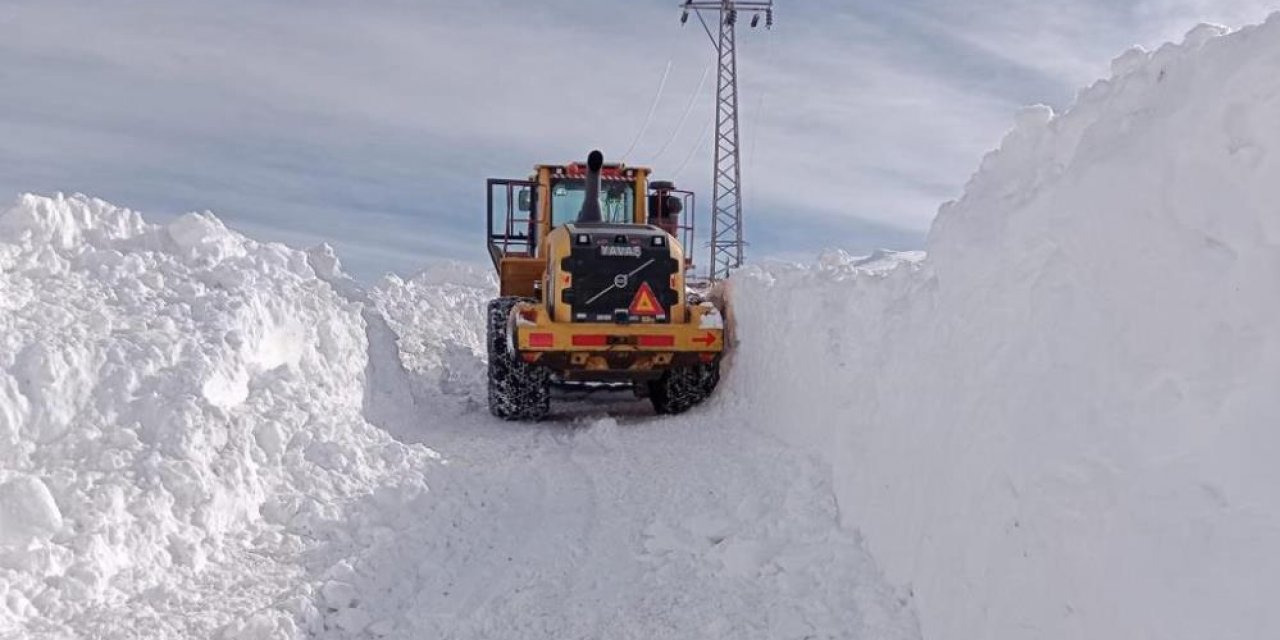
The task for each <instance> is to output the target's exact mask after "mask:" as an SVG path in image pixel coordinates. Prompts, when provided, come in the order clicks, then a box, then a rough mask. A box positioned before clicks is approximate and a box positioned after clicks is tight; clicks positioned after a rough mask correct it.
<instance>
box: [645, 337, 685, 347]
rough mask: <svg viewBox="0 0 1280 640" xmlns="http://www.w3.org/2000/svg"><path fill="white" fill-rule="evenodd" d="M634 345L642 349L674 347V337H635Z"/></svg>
mask: <svg viewBox="0 0 1280 640" xmlns="http://www.w3.org/2000/svg"><path fill="white" fill-rule="evenodd" d="M636 344H638V345H640V346H642V347H674V346H675V345H676V337H675V336H637V337H636Z"/></svg>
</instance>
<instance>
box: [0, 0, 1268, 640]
mask: <svg viewBox="0 0 1280 640" xmlns="http://www.w3.org/2000/svg"><path fill="white" fill-rule="evenodd" d="M1277 32H1280V19H1273V20H1271V21H1269V22H1268V23H1267V24H1265V25H1262V26H1259V27H1256V28H1250V29H1245V30H1242V31H1240V32H1236V33H1232V34H1226V33H1225V31H1224V30H1222V29H1220V28H1218V27H1212V26H1202V27H1198V28H1196V29H1195V30H1193V31H1192V32H1190V33H1189V34H1188V35H1187V37H1186V39H1185V40H1184V42H1182V43H1180V44H1173V45H1166V46H1164V47H1161V48H1160V49H1158V50H1156V51H1153V52H1147V51H1143V50H1140V49H1134V50H1131V51H1129V52H1127V53H1125V54H1124V55H1122V56H1121V57H1119V58H1117V60H1116V61H1115V63H1114V64H1113V65H1112V68H1113V77H1112V78H1110V79H1107V80H1103V81H1100V82H1098V83H1096V84H1094V85H1093V86H1091V87H1089V88H1087V89H1085V90H1084V91H1082V92H1081V93H1080V95H1079V97H1078V101H1077V103H1076V104H1075V105H1074V106H1073V107H1071V108H1070V109H1069V110H1067V111H1065V112H1064V113H1062V114H1056V115H1055V114H1054V113H1053V111H1052V110H1051V109H1049V108H1047V107H1043V106H1036V107H1029V108H1027V109H1024V110H1022V111H1020V112H1019V113H1018V114H1015V117H1014V123H1013V128H1012V130H1011V131H1010V133H1009V134H1008V136H1007V137H1006V139H1005V140H1004V142H1003V144H1002V145H1001V147H1000V149H999V150H997V151H995V152H993V153H991V154H989V155H988V156H987V157H986V158H984V159H983V161H982V164H981V167H980V169H979V171H978V173H977V174H976V175H975V176H974V177H973V179H972V180H971V182H970V184H969V185H968V187H967V189H966V192H965V195H964V196H963V197H962V198H961V199H960V200H958V201H956V202H953V203H948V204H946V205H944V206H943V207H942V209H941V210H940V212H939V216H938V218H937V221H936V222H935V225H934V227H933V229H932V231H931V233H930V236H929V241H928V252H927V254H926V253H923V252H909V253H894V252H887V251H883V252H877V253H876V254H873V255H871V256H850V255H848V254H846V253H844V252H841V251H829V252H827V253H824V254H823V255H821V256H820V257H819V258H818V260H817V261H815V262H814V263H813V264H808V265H804V264H788V263H766V264H760V265H755V266H752V267H749V268H747V269H744V270H743V271H741V272H739V273H738V274H736V275H735V276H734V277H733V278H732V279H731V280H730V281H729V282H728V284H727V288H726V290H725V295H726V298H727V300H728V302H729V307H728V309H727V313H726V314H725V316H724V318H723V319H722V322H723V323H724V325H725V326H727V328H728V329H729V331H730V332H731V335H732V339H733V341H734V347H733V349H732V351H731V353H730V356H729V360H728V361H727V363H726V367H725V377H724V380H723V382H722V385H721V388H720V390H719V391H718V392H717V394H716V395H715V396H714V397H713V398H712V399H711V400H710V401H709V402H708V403H706V404H705V405H704V406H701V407H698V408H697V409H695V410H694V411H692V412H690V413H689V414H687V415H684V416H678V417H661V418H659V417H654V416H652V415H651V413H650V412H649V410H648V408H647V406H645V405H643V404H641V403H636V402H634V401H631V400H629V399H627V398H624V397H619V396H617V395H610V394H604V393H596V394H585V393H579V394H577V395H578V396H579V397H575V398H572V399H576V400H579V401H580V402H576V403H566V402H556V403H555V405H554V415H553V419H552V420H551V421H549V422H546V423H540V424H532V425H528V424H511V423H505V422H501V421H496V420H494V419H492V418H491V417H489V416H488V413H487V411H486V410H485V390H484V361H483V358H484V338H483V336H482V335H481V331H483V327H484V316H485V303H486V301H487V299H488V298H489V297H490V296H492V295H493V291H494V288H495V287H494V282H493V279H492V276H491V275H490V274H489V270H488V269H487V268H481V267H472V266H468V265H463V264H443V265H437V266H435V267H433V268H431V269H429V270H427V271H424V272H423V273H421V274H418V275H416V276H414V277H413V278H408V279H403V278H399V277H395V276H388V277H387V278H385V279H384V280H382V281H381V282H379V283H378V284H377V285H376V286H374V287H372V288H365V287H362V286H361V285H360V284H359V283H356V282H354V281H353V280H351V279H350V278H348V277H347V276H346V275H345V274H344V273H343V271H342V268H341V264H340V262H339V260H338V257H337V256H336V255H335V254H334V252H333V251H332V249H330V248H328V247H325V246H321V247H317V248H315V249H312V250H310V251H305V252H304V251H298V250H294V249H290V248H288V247H285V246H282V245H278V244H270V243H259V242H255V241H253V240H251V239H249V238H246V237H244V236H242V235H240V234H239V233H236V232H235V231H232V230H230V229H228V228H227V227H226V226H225V225H223V224H222V222H221V221H220V220H218V218H217V217H215V216H213V215H212V214H208V213H203V214H189V215H187V216H184V217H181V218H179V219H177V220H174V221H173V222H171V223H169V224H167V225H153V224H148V223H147V222H145V221H144V220H143V218H142V216H140V215H139V214H137V213H135V212H132V211H129V210H126V209H122V208H119V207H116V206H113V205H111V204H108V203H105V202H102V201H99V200H94V199H91V198H88V197H85V196H78V195H77V196H63V195H57V196H53V197H41V196H32V195H28V196H22V197H21V198H19V199H18V201H17V202H16V203H15V204H14V205H13V206H12V207H10V208H8V209H7V210H5V211H4V212H3V213H0V637H5V638H8V637H14V638H17V637H22V638H40V639H44V638H49V639H52V638H67V637H100V638H154V637H165V638H220V639H222V640H264V639H268V638H270V639H276V638H303V637H309V638H321V639H339V638H420V637H458V638H563V637H610V638H803V637H819V638H885V639H889V640H895V639H911V638H921V637H925V638H930V639H937V638H1028V637H1032V638H1042V639H1048V640H1053V639H1057V638H1113V637H1116V638H1125V637H1159V638H1170V639H1177V638H1188V639H1190V638H1202V637H1215V638H1216V637H1223V638H1237V637H1239V638H1262V637H1271V636H1274V635H1276V632H1277V630H1280V614H1277V613H1276V612H1275V611H1274V610H1273V608H1272V607H1270V606H1269V605H1270V602H1269V600H1268V596H1269V595H1270V594H1273V593H1276V592H1278V591H1280V566H1278V565H1280V560H1278V558H1280V553H1277V550H1278V549H1280V533H1277V532H1280V499H1277V494H1276V491H1275V489H1274V487H1275V486H1276V485H1277V481H1280V477H1277V472H1276V471H1274V469H1275V465H1274V463H1273V461H1274V459H1275V458H1276V457H1277V453H1280V436H1278V435H1277V434H1276V433H1275V430H1274V429H1273V428H1272V427H1273V426H1274V422H1275V416H1277V415H1280V396H1277V395H1276V394H1275V392H1274V388H1273V387H1274V384H1273V381H1274V380H1276V379H1278V378H1280V333H1277V331H1276V329H1275V328H1274V326H1275V322H1274V318H1275V317H1276V316H1277V312H1278V311H1280V308H1278V307H1280V304H1277V302H1276V298H1275V295H1274V292H1275V291H1277V290H1280V250H1278V248H1280V221H1278V219H1277V217H1276V216H1275V215H1274V210H1273V207H1274V204H1273V203H1274V202H1276V200H1277V195H1280V194H1277V193H1276V189H1275V188H1274V187H1273V186H1272V185H1273V184H1275V181H1274V180H1273V179H1272V176H1274V175H1277V173H1280V171H1278V170H1280V166H1277V162H1280V161H1278V160H1277V159H1276V158H1275V157H1274V156H1273V155H1272V154H1271V153H1270V150H1271V149H1275V148H1280V128H1277V127H1275V126H1272V125H1271V123H1273V122H1280V117H1278V116H1280V113H1278V112H1280V80H1277V79H1276V76H1275V74H1274V72H1273V66H1274V65H1273V64H1271V63H1272V62H1273V61H1274V60H1276V59H1280V44H1277V43H1280V33H1277Z"/></svg>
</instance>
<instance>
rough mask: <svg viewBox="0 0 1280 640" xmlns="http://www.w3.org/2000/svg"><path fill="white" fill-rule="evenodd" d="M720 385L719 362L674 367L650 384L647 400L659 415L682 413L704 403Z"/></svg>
mask: <svg viewBox="0 0 1280 640" xmlns="http://www.w3.org/2000/svg"><path fill="white" fill-rule="evenodd" d="M719 382H720V362H719V361H716V362H713V363H711V364H701V365H695V366H691V367H673V368H671V369H668V370H667V372H666V373H664V374H662V377H661V378H658V379H657V380H654V381H653V382H650V383H649V400H650V401H651V402H653V410H654V411H656V412H658V413H659V414H667V415H674V414H677V413H684V412H685V411H688V410H689V409H691V408H693V407H694V406H695V405H697V404H698V403H699V402H702V401H703V400H706V399H707V397H708V396H710V395H711V392H712V391H714V390H715V388H716V384H717V383H719Z"/></svg>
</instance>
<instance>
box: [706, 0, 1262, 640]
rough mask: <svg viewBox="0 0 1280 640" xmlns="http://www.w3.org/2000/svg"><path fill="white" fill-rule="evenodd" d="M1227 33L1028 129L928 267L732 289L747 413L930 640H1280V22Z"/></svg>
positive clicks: (759, 274) (791, 274) (733, 388)
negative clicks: (802, 471)
mask: <svg viewBox="0 0 1280 640" xmlns="http://www.w3.org/2000/svg"><path fill="white" fill-rule="evenodd" d="M1223 33H1224V31H1223V30H1222V29H1220V28H1217V27H1211V26H1202V27H1198V28H1196V29H1195V30H1193V31H1192V32H1191V33H1189V34H1188V36H1187V38H1186V40H1185V41H1184V42H1183V43H1180V44H1171V45H1166V46H1164V47H1161V48H1160V49H1158V50H1156V51H1154V52H1144V51H1138V50H1135V51H1131V52H1129V53H1126V54H1125V55H1124V56H1122V57H1121V58H1120V59H1118V60H1117V62H1116V64H1115V65H1114V69H1115V73H1116V75H1115V77H1112V78H1110V79H1108V80H1103V81H1100V82H1098V83H1096V84H1095V85H1093V86H1091V87H1089V88H1088V89H1086V90H1084V91H1083V92H1081V94H1080V95H1079V98H1078V101H1077V103H1076V104H1075V105H1074V106H1073V107H1071V108H1070V109H1069V110H1067V111H1066V112H1064V113H1062V114H1060V115H1056V116H1052V117H1050V112H1049V111H1048V109H1047V108H1044V107H1037V108H1032V109H1029V110H1027V111H1024V112H1023V113H1021V114H1020V115H1019V116H1018V117H1017V120H1016V125H1015V127H1014V129H1013V130H1012V131H1011V132H1010V133H1009V134H1008V136H1007V138H1006V139H1005V140H1004V142H1003V144H1002V146H1001V148H1000V149H999V150H998V151H996V152H994V153H992V154H990V155H989V156H987V157H986V158H985V159H984V160H983V163H982V166H981V168H980V170H979V172H978V173H977V175H975V176H974V178H973V179H972V181H971V182H970V184H969V185H968V187H967V189H966V192H965V195H964V197H963V198H961V199H960V200H959V201H957V202H954V203H950V204H947V205H945V206H943V207H942V209H941V211H940V213H939V216H938V219H937V220H936V222H935V224H934V226H933V229H932V231H931V233H930V236H929V240H928V257H927V258H926V259H924V260H901V261H899V262H900V264H899V265H898V266H896V267H891V268H886V269H880V270H876V271H871V270H867V269H863V268H860V267H859V266H858V265H857V264H855V263H853V262H852V261H841V260H835V261H831V262H830V263H826V262H824V263H820V264H819V265H814V266H794V267H778V266H769V267H766V268H754V269H748V270H747V271H746V272H745V273H743V274H741V275H742V277H739V278H737V279H735V280H734V281H733V282H732V285H733V290H732V294H733V295H732V296H731V300H732V303H733V312H732V313H733V316H734V318H735V320H736V322H735V336H736V338H737V340H738V345H737V348H736V350H735V355H734V358H735V360H734V366H733V368H732V371H731V372H730V373H729V376H728V379H727V381H726V386H727V388H728V389H729V393H728V394H726V395H724V396H722V397H721V398H720V402H722V403H723V404H724V406H723V407H722V408H721V410H722V411H729V410H731V407H733V408H735V409H734V410H737V411H741V412H742V413H740V414H739V415H751V416H757V418H756V419H755V420H754V422H755V423H756V424H759V425H764V426H765V427H766V428H771V429H772V430H773V431H774V432H775V433H776V434H777V435H778V436H779V437H781V438H783V439H785V440H787V441H788V442H791V443H793V444H799V445H802V446H805V447H808V448H809V449H810V450H811V451H813V452H815V453H819V454H821V455H823V456H824V457H825V458H826V459H827V460H828V461H829V462H830V463H831V465H832V468H833V473H834V478H835V480H834V482H835V490H836V492H837V495H838V496H839V504H840V510H841V515H842V517H843V518H844V520H845V522H846V524H848V525H849V526H851V527H857V528H858V529H859V530H860V531H862V532H863V534H864V535H865V536H866V540H867V544H868V548H869V550H870V551H871V553H872V555H873V556H874V557H875V558H876V560H877V561H878V562H879V563H880V566H881V567H882V568H883V569H884V570H885V572H886V576H887V578H888V579H889V581H890V583H893V584H902V585H910V587H911V590H912V592H913V593H914V595H915V606H916V611H917V613H918V614H919V616H920V622H921V627H922V632H923V634H924V636H925V637H926V638H1027V637H1034V638H1042V639H1055V638H1103V637H1108V638H1135V637H1158V638H1188V639H1190V638H1205V637H1215V638H1261V637H1272V636H1275V635H1276V633H1277V631H1278V630H1280V613H1277V612H1276V610H1275V609H1274V608H1273V607H1271V606H1270V602H1269V594H1274V593H1277V592H1278V591H1280V564H1278V563H1280V561H1278V560H1277V558H1280V554H1277V550H1278V549H1280V494H1277V492H1276V490H1275V487H1276V486H1277V483H1278V481H1280V475H1277V472H1276V471H1275V469H1276V465H1275V462H1274V461H1275V459H1276V455H1277V451H1280V436H1278V435H1277V433H1276V431H1275V428H1274V427H1275V420H1276V416H1280V395H1277V394H1276V393H1275V389H1274V381H1275V380H1276V379H1278V378H1280V332H1277V330H1276V328H1275V327H1276V325H1275V318H1276V317H1277V313H1278V312H1280V305H1278V304H1277V298H1276V296H1275V292H1276V291H1280V250H1278V249H1280V234H1278V233H1277V232H1278V231H1280V222H1278V221H1280V218H1277V216H1276V215H1275V202H1276V201H1277V196H1278V195H1280V194H1278V193H1277V190H1276V186H1275V185H1276V181H1275V179H1274V176H1276V175H1277V174H1278V173H1280V165H1278V164H1277V162H1278V160H1277V156H1276V155H1275V154H1273V153H1272V151H1271V150H1273V149H1280V127H1277V126H1275V124H1274V123H1275V122H1280V83H1278V82H1277V80H1276V76H1275V73H1274V64H1273V63H1274V61H1275V60H1276V59H1277V58H1278V57H1280V44H1278V43H1280V19H1277V18H1275V17H1273V18H1272V19H1271V20H1270V21H1268V23H1267V24H1265V25H1262V26H1259V27H1255V28H1249V29H1245V30H1242V31H1240V32H1237V33H1233V34H1230V35H1225V36H1224V35H1223ZM780 327H794V328H803V329H802V330H795V331H790V332H787V338H786V339H784V340H779V339H778V338H777V334H778V332H779V328H780ZM778 371H785V372H788V375H778V374H777V372H778Z"/></svg>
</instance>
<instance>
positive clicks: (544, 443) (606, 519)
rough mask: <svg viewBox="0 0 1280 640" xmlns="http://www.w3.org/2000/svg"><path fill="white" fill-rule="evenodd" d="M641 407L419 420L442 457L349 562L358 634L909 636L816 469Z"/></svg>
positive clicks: (753, 442)
mask: <svg viewBox="0 0 1280 640" xmlns="http://www.w3.org/2000/svg"><path fill="white" fill-rule="evenodd" d="M644 410H647V404H643V403H628V404H622V405H618V404H614V405H611V406H600V405H593V406H592V409H584V408H578V409H577V410H576V411H574V410H572V409H570V410H568V411H564V412H562V413H561V417H562V418H563V420H560V421H552V422H546V423H541V424H537V425H528V424H510V423H504V422H497V421H494V420H492V419H489V418H487V416H479V415H477V416H474V417H473V418H472V419H467V420H462V421H457V422H453V423H452V424H451V425H450V426H449V427H448V428H447V429H446V430H439V429H428V428H426V427H425V424H426V423H428V422H429V420H426V419H424V420H423V423H424V428H423V429H422V430H421V431H420V432H419V433H420V436H421V437H422V438H423V439H424V440H425V439H429V440H430V441H431V443H432V446H433V448H435V449H436V450H437V451H439V452H440V453H441V455H442V456H443V460H442V463H441V464H436V465H433V468H432V470H431V471H430V472H429V473H428V476H427V477H428V484H429V486H431V488H432V492H431V499H430V500H428V501H426V502H424V509H423V511H422V512H421V513H419V514H418V517H417V519H416V520H415V521H412V522H410V523H408V524H407V526H405V527H404V529H403V530H400V531H398V532H396V533H395V534H394V535H389V536H387V537H386V538H385V539H384V540H382V541H380V543H379V544H377V545H374V546H373V547H371V548H369V549H368V550H367V551H365V552H363V553H362V554H361V555H360V558H359V561H358V564H359V565H360V567H361V570H360V571H359V572H358V573H356V574H354V575H353V576H352V578H351V584H352V585H353V587H354V591H353V593H354V594H355V595H354V597H355V598H356V599H358V600H359V601H360V602H361V608H362V611H363V613H362V618H361V619H360V620H359V622H364V618H363V616H364V615H367V616H369V617H370V618H371V619H373V620H382V621H395V625H396V626H395V629H397V631H402V632H406V634H407V635H405V636H404V637H478V638H602V637H610V638H913V637H917V634H916V632H915V623H914V618H913V617H912V615H911V612H910V611H909V609H908V608H907V607H906V606H905V598H904V594H900V593H895V592H894V591H893V590H891V589H888V588H886V587H884V586H883V585H882V583H881V582H880V579H879V576H878V574H877V572H876V569H875V567H874V565H873V563H872V562H871V561H870V560H869V558H868V557H867V555H866V553H865V551H864V550H863V549H862V548H861V546H860V542H859V540H858V539H857V537H856V536H855V535H854V534H851V533H849V532H847V531H844V530H842V529H841V528H840V526H839V524H838V517H837V514H836V506H835V501H834V499H833V494H832V492H831V487H830V486H829V478H830V474H829V473H828V472H827V471H826V470H825V469H823V468H821V466H820V465H819V464H818V463H817V461H816V460H815V459H813V458H810V457H807V456H804V455H800V454H797V453H796V452H795V451H794V450H792V449H790V448H789V447H787V446H785V445H783V444H781V443H779V442H776V441H773V440H771V439H770V438H768V437H767V436H764V435H761V434H759V433H755V432H752V431H750V430H748V429H744V428H742V427H743V425H733V424H722V423H716V422H715V421H714V420H711V419H709V416H707V415H705V414H703V415H693V416H689V417H687V418H667V419H655V418H651V417H649V416H647V415H640V412H641V411H644ZM566 413H567V414H569V415H565V414H566ZM606 413H607V414H611V415H617V414H622V415H621V416H620V417H619V418H616V419H615V418H613V417H599V416H601V415H604V414H606ZM574 414H576V415H574ZM341 621H342V619H341V614H340V613H337V614H335V621H334V622H335V623H334V624H333V625H331V626H332V627H334V628H336V629H339V630H340V629H341ZM384 624H385V625H387V626H386V628H387V629H388V630H390V629H391V627H390V625H389V624H387V623H384ZM424 634H425V635H424ZM330 635H332V636H333V637H345V634H344V633H342V632H340V631H337V632H334V633H332V634H330ZM393 635H396V636H399V635H400V634H399V633H397V634H393Z"/></svg>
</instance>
